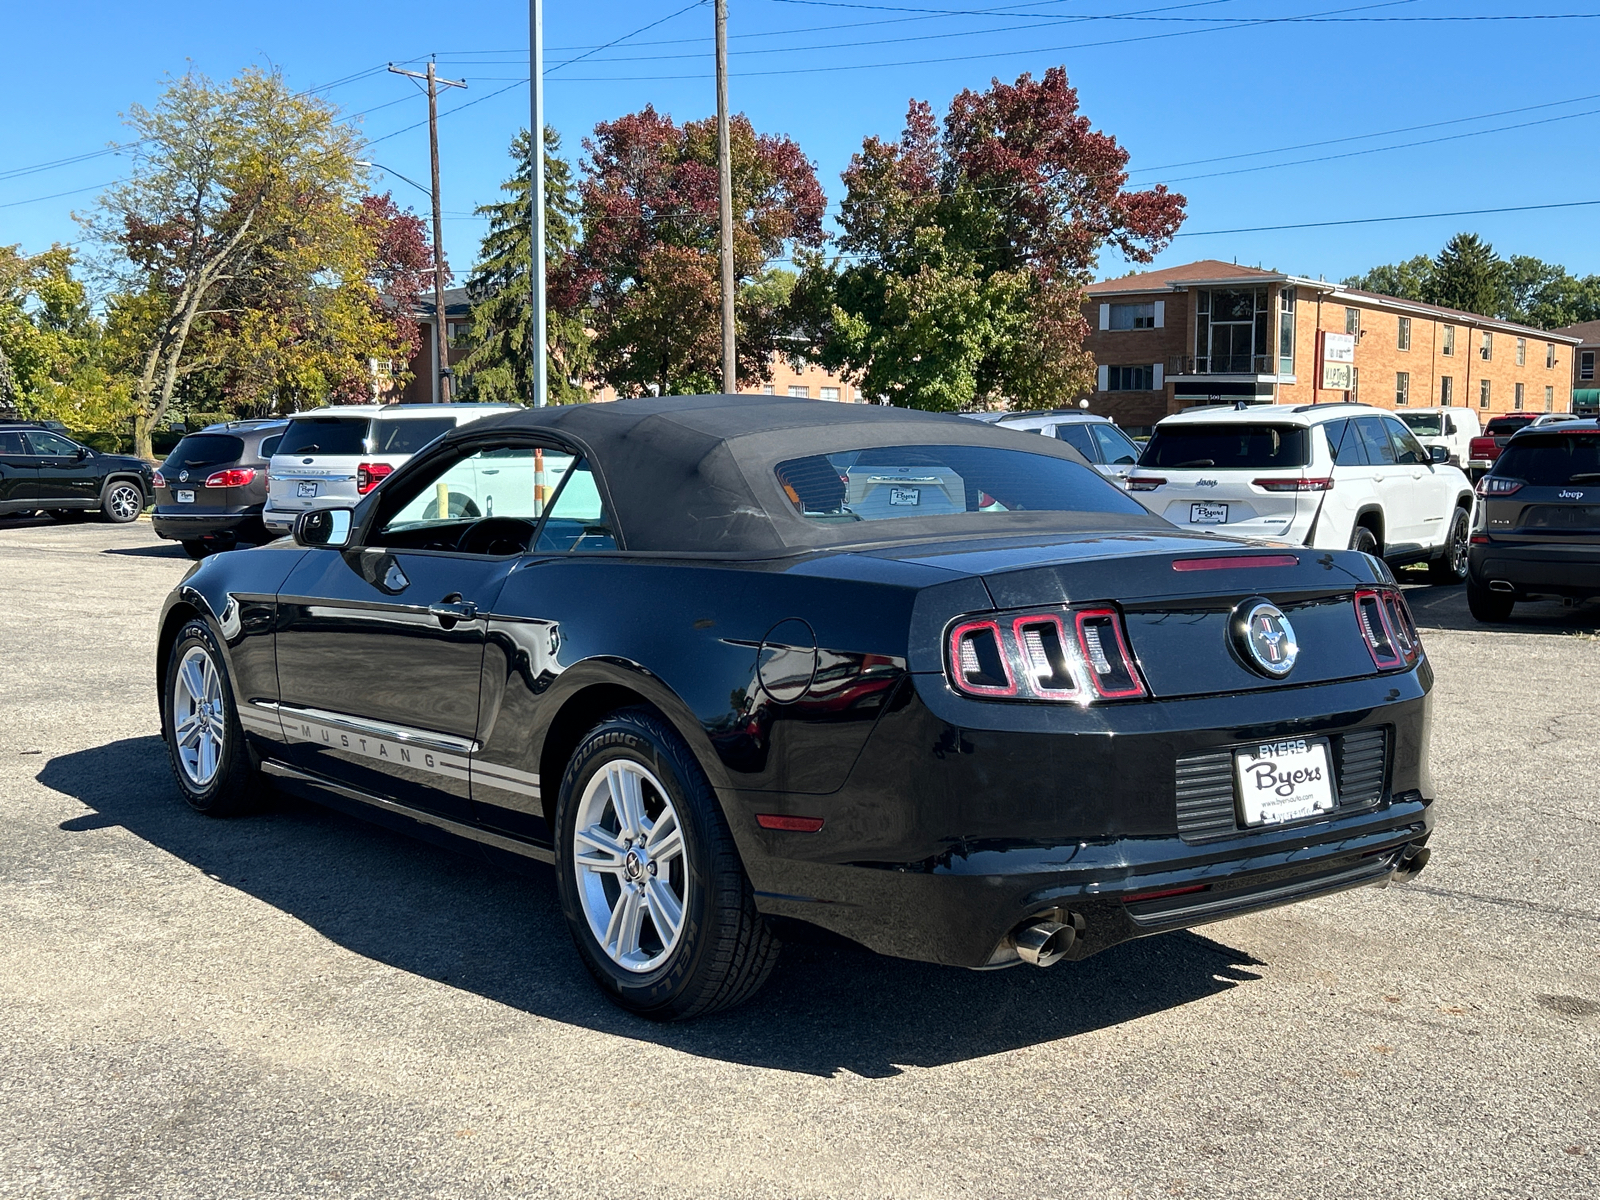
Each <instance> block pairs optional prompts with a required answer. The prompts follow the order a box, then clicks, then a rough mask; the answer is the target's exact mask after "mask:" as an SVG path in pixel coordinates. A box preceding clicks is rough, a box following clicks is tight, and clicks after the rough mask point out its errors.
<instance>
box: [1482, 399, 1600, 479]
mask: <svg viewBox="0 0 1600 1200" xmlns="http://www.w3.org/2000/svg"><path fill="white" fill-rule="evenodd" d="M1540 417H1544V418H1545V422H1546V423H1547V424H1549V423H1553V422H1555V421H1575V420H1577V418H1576V417H1575V416H1573V415H1572V414H1570V413H1541V412H1512V413H1503V414H1502V415H1500V416H1498V417H1491V418H1490V419H1489V424H1488V425H1487V426H1486V427H1485V428H1484V431H1483V435H1482V436H1481V437H1475V438H1473V439H1472V441H1471V443H1470V444H1469V445H1468V447H1467V468H1468V474H1470V475H1471V476H1472V478H1473V479H1474V480H1476V479H1477V478H1478V477H1479V476H1480V475H1483V474H1486V473H1487V472H1488V471H1489V469H1490V468H1492V467H1493V466H1494V464H1495V462H1496V461H1497V460H1498V459H1499V458H1500V452H1501V451H1502V450H1504V449H1505V448H1506V443H1507V442H1509V441H1510V440H1511V435H1512V434H1514V433H1516V432H1517V431H1518V430H1520V429H1526V428H1527V427H1528V426H1529V425H1532V424H1533V423H1534V422H1535V421H1537V420H1538V419H1539V418H1540Z"/></svg>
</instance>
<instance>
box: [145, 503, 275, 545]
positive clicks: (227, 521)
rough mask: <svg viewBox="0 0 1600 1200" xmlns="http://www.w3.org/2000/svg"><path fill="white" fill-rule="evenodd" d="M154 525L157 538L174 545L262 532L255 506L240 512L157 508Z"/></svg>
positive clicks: (153, 519)
mask: <svg viewBox="0 0 1600 1200" xmlns="http://www.w3.org/2000/svg"><path fill="white" fill-rule="evenodd" d="M150 522H151V524H152V525H153V526H154V528H155V532H156V536H157V537H161V538H166V539H167V540H168V541H173V542H189V541H195V540H197V539H200V538H207V537H217V536H218V535H227V534H231V535H233V536H236V537H237V536H247V535H249V534H251V533H259V532H261V510H260V509H259V508H255V507H251V508H247V509H244V510H242V511H239V512H209V513H206V512H202V513H197V512H172V511H169V510H165V509H161V508H157V509H156V510H155V512H154V513H152V514H151V517H150Z"/></svg>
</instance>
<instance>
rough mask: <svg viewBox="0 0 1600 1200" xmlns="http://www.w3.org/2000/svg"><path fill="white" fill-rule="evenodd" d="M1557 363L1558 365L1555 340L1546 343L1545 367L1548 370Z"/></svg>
mask: <svg viewBox="0 0 1600 1200" xmlns="http://www.w3.org/2000/svg"><path fill="white" fill-rule="evenodd" d="M1555 365H1556V344H1555V343H1554V342H1546V343H1545V344H1544V367H1545V370H1547V371H1548V370H1549V369H1550V368H1551V367H1553V366H1555Z"/></svg>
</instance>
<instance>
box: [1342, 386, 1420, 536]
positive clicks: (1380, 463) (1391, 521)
mask: <svg viewBox="0 0 1600 1200" xmlns="http://www.w3.org/2000/svg"><path fill="white" fill-rule="evenodd" d="M1350 424H1351V425H1352V426H1354V427H1355V430H1356V433H1357V435H1358V436H1359V437H1360V438H1361V449H1362V450H1363V452H1364V453H1365V455H1366V459H1367V466H1366V470H1365V472H1364V474H1365V476H1366V477H1367V478H1369V479H1370V480H1371V481H1372V494H1373V497H1374V498H1375V499H1376V500H1377V502H1378V506H1379V507H1380V508H1381V509H1382V510H1383V550H1384V552H1385V553H1388V552H1390V551H1391V550H1394V549H1397V548H1402V549H1403V548H1404V547H1405V546H1406V545H1408V544H1415V543H1416V540H1417V539H1416V529H1417V524H1418V523H1417V521H1416V518H1415V517H1414V515H1413V513H1414V509H1415V501H1414V500H1413V498H1412V496H1411V468H1410V467H1403V466H1401V465H1400V464H1399V463H1397V462H1395V457H1394V442H1392V441H1391V440H1390V438H1389V430H1388V429H1387V428H1386V427H1385V425H1384V421H1383V418H1382V417H1376V416H1370V417H1356V418H1354V419H1353V420H1352V421H1351V422H1350Z"/></svg>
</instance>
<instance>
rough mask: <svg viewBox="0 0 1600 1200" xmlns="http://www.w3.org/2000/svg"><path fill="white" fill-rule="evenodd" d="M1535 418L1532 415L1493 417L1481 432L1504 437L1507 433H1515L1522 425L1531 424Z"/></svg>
mask: <svg viewBox="0 0 1600 1200" xmlns="http://www.w3.org/2000/svg"><path fill="white" fill-rule="evenodd" d="M1535 419H1536V418H1534V417H1494V418H1493V419H1491V420H1490V422H1489V425H1488V427H1487V428H1486V429H1485V430H1484V431H1483V432H1484V433H1485V434H1487V435H1488V436H1490V437H1505V436H1506V435H1507V434H1512V433H1515V432H1516V431H1517V430H1519V429H1521V428H1523V427H1524V426H1527V425H1532V424H1533V422H1534V420H1535Z"/></svg>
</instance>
